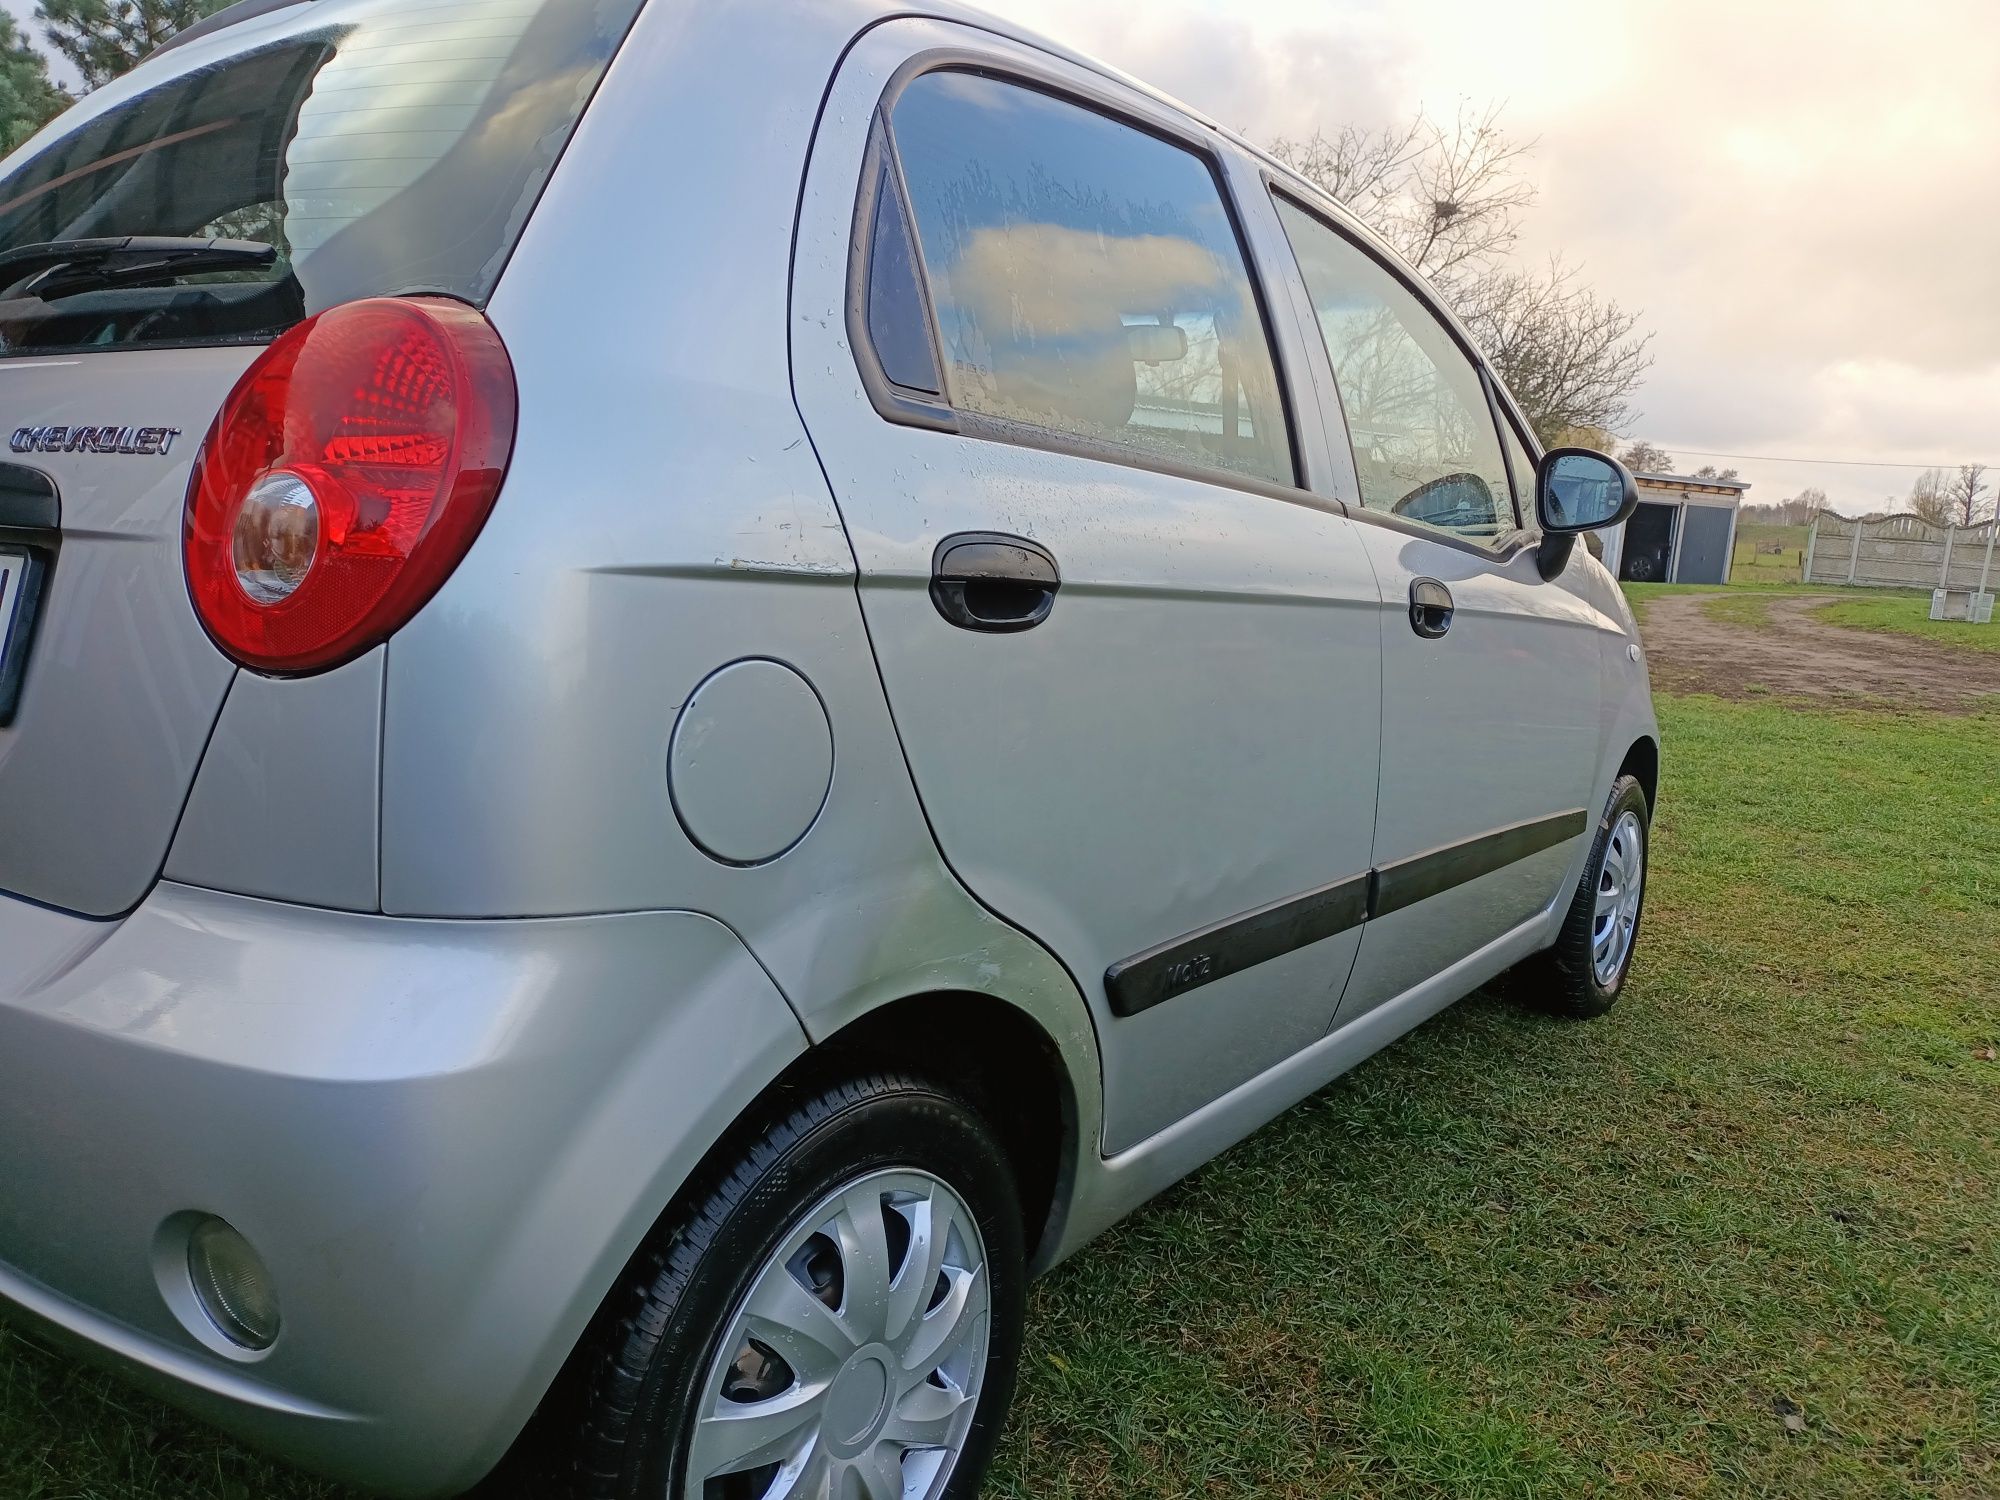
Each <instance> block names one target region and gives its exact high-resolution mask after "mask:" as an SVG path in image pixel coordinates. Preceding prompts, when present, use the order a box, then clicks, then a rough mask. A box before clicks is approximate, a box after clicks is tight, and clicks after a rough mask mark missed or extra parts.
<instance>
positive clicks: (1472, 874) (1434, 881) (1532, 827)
mask: <svg viewBox="0 0 2000 1500" xmlns="http://www.w3.org/2000/svg"><path fill="white" fill-rule="evenodd" d="M1589 822H1590V815H1589V814H1588V813H1586V812H1585V811H1584V810H1583V809H1582V808H1580V807H1578V808H1573V809H1571V810H1570V811H1569V812H1563V813H1557V814H1556V815H1555V816H1554V817H1551V818H1531V819H1530V820H1528V821H1527V822H1525V823H1511V824H1509V825H1508V826H1507V827H1505V828H1496V829H1494V830H1493V832H1491V833H1482V834H1481V835H1480V836H1479V837H1478V838H1476V839H1467V840H1466V841H1465V842H1464V843H1462V844H1448V845H1446V846H1445V847H1444V848H1442V849H1432V850H1431V851H1429V852H1428V853H1425V854H1413V855H1411V856H1410V857H1409V858H1408V859H1399V860H1397V861H1396V862H1395V863H1394V864H1392V865H1380V866H1377V867H1376V869H1375V871H1374V874H1373V876H1372V877H1371V878H1372V881H1373V887H1372V889H1371V890H1370V891H1369V894H1368V915H1369V917H1370V918H1371V919H1372V918H1375V917H1386V916H1388V915H1389V913H1390V912H1395V911H1401V910H1402V909H1403V908H1404V907H1406V906H1415V905H1416V904H1417V903H1418V902H1419V901H1426V900H1428V899H1430V898H1431V897H1432V896H1437V895H1441V894H1443V893H1444V892H1445V891H1448V890H1450V889H1451V888H1452V887H1453V886H1455V885H1464V884H1465V883H1466V881H1468V880H1477V879H1478V878H1479V877H1480V876H1482V875H1491V874H1492V873H1493V872H1494V871H1495V870H1502V869H1505V868H1506V867H1507V866H1508V865H1511V864H1513V863H1514V862H1515V861H1516V860H1523V859H1526V858H1527V857H1528V856H1529V855H1531V854H1540V853H1541V852H1542V851H1543V850H1544V849H1553V848H1554V847H1555V846H1556V845H1557V844H1560V843H1564V842H1566V841H1567V840H1569V839H1573V838H1575V837H1576V836H1577V835H1578V834H1579V833H1582V832H1583V830H1584V828H1585V827H1586V826H1588V824H1589Z"/></svg>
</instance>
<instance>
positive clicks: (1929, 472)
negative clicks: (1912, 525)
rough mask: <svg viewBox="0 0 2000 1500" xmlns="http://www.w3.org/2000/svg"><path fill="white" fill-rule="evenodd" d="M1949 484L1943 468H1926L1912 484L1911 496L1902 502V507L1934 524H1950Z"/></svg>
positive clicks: (1920, 518)
mask: <svg viewBox="0 0 2000 1500" xmlns="http://www.w3.org/2000/svg"><path fill="white" fill-rule="evenodd" d="M1948 485H1949V481H1948V480H1947V479H1946V477H1945V472H1944V470H1943V469H1926V470H1924V471H1923V473H1921V474H1919V475H1918V476H1917V481H1916V483H1915V484H1913V485H1911V486H1910V498H1909V499H1908V500H1907V501H1905V502H1903V503H1902V506H1901V508H1902V509H1904V510H1907V511H1908V512H1909V513H1910V514H1911V515H1913V516H1916V517H1917V518H1918V519H1919V520H1923V521H1928V522H1930V524H1931V525H1933V526H1949V525H1950V524H1951V501H1950V500H1948V499H1947V498H1946V497H1945V490H1946V488H1947V487H1948Z"/></svg>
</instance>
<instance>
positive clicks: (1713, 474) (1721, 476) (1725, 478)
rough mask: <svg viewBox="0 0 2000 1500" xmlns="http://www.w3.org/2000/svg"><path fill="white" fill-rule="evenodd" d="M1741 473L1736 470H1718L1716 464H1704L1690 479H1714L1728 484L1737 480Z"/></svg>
mask: <svg viewBox="0 0 2000 1500" xmlns="http://www.w3.org/2000/svg"><path fill="white" fill-rule="evenodd" d="M1739 473H1740V471H1739V470H1736V469H1718V468H1716V466H1715V465H1714V464H1703V465H1702V466H1701V467H1700V468H1699V469H1696V470H1695V471H1694V473H1693V474H1692V475H1690V476H1689V477H1690V478H1692V479H1714V480H1718V481H1720V482H1722V483H1725V484H1726V483H1728V482H1729V481H1730V480H1733V479H1735V478H1737V477H1738V475H1739Z"/></svg>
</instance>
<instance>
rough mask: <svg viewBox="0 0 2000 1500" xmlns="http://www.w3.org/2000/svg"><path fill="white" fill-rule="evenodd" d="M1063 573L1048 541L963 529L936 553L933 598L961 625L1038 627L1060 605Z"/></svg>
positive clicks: (1000, 630) (994, 629)
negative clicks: (1040, 542)
mask: <svg viewBox="0 0 2000 1500" xmlns="http://www.w3.org/2000/svg"><path fill="white" fill-rule="evenodd" d="M1061 587H1062V573H1061V570H1059V569H1058V568H1057V567H1056V560H1055V558H1054V557H1053V556H1052V555H1051V554H1050V552H1049V550H1048V549H1047V548H1046V547H1043V546H1041V545H1040V544H1038V543H1035V542H1031V541H1029V540H1028V539H1027V538H1026V537H1019V536H1008V535H1006V534H1005V533H1003V532H997V531H961V532H959V533H958V534H957V535H956V536H948V537H946V538H945V539H944V540H943V541H941V542H939V543H938V546H937V551H936V552H935V553H933V554H932V556H931V603H933V604H935V605H936V606H937V612H938V613H939V614H941V615H943V616H944V617H945V619H947V620H949V621H950V622H951V623H952V624H954V625H956V626H957V627H958V628H959V629H961V630H980V631H987V632H990V633H993V634H1005V633H1006V632H1009V631H1015V630H1032V629H1033V628H1034V627H1035V626H1037V625H1039V624H1041V623H1042V621H1044V620H1046V619H1047V618H1048V617H1049V612H1050V611H1051V610H1053V609H1054V608H1055V607H1056V590H1058V589H1060V588H1061Z"/></svg>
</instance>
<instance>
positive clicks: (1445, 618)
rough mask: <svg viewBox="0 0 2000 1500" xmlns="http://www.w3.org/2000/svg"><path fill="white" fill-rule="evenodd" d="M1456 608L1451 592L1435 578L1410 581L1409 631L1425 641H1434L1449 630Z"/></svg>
mask: <svg viewBox="0 0 2000 1500" xmlns="http://www.w3.org/2000/svg"><path fill="white" fill-rule="evenodd" d="M1457 607H1458V606H1457V605H1456V604H1455V603H1453V601H1452V597H1451V590H1450V589H1448V588H1446V587H1445V586H1444V585H1443V584H1441V583H1439V582H1438V581H1437V580H1436V579H1435V578H1413V579H1411V580H1410V629H1412V630H1414V631H1415V632H1416V633H1417V634H1418V635H1420V636H1422V637H1423V638H1424V639H1425V640H1430V641H1434V640H1436V639H1437V638H1438V637H1439V636H1441V635H1443V634H1444V633H1445V632H1446V631H1447V630H1449V629H1451V617H1452V613H1453V611H1454V610H1456V609H1457Z"/></svg>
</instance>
